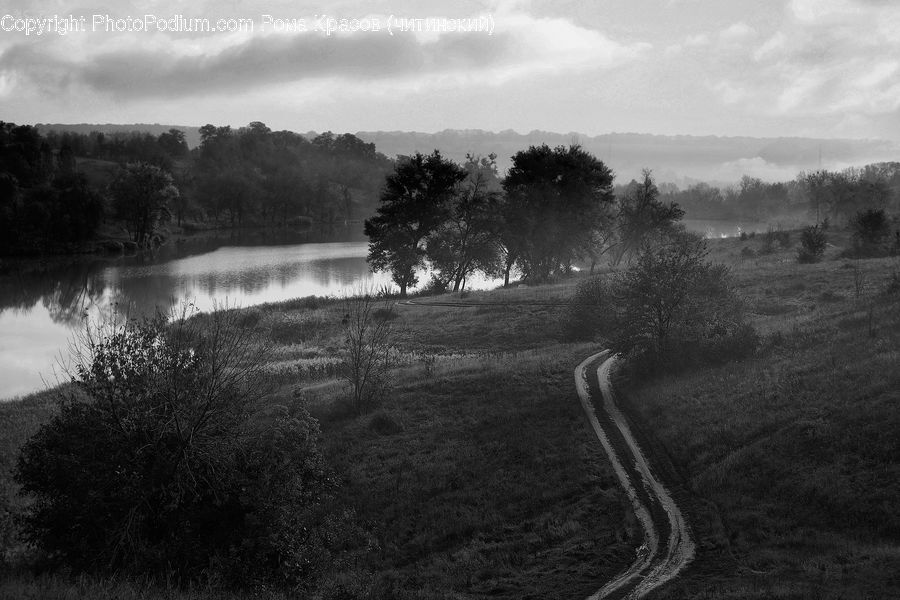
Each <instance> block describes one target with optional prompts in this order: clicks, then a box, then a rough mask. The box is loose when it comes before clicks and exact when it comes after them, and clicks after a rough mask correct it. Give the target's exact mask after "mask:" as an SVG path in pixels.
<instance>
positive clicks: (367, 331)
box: [341, 292, 395, 413]
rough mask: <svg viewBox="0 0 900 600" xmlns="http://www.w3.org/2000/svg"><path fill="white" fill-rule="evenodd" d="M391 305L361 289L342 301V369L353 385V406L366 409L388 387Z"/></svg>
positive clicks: (369, 407)
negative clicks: (344, 332)
mask: <svg viewBox="0 0 900 600" xmlns="http://www.w3.org/2000/svg"><path fill="white" fill-rule="evenodd" d="M394 316H395V315H394V310H393V306H392V305H391V304H389V303H388V302H384V301H380V300H378V299H377V298H376V297H375V296H374V295H373V294H371V293H369V292H364V293H361V294H358V295H356V296H351V297H347V298H346V300H345V302H344V318H343V324H344V326H345V328H346V333H347V337H346V338H345V340H344V351H343V361H342V365H341V367H342V371H343V377H344V379H345V380H346V381H347V382H348V383H349V384H350V386H351V387H352V389H353V406H354V408H355V409H356V411H357V412H359V413H364V412H368V411H369V410H370V409H371V408H372V407H373V406H374V405H375V404H377V403H378V401H379V400H381V399H382V398H383V397H384V395H385V394H386V393H387V391H388V390H389V389H390V381H389V379H388V371H389V370H390V368H391V348H392V346H393V329H392V325H391V321H392V320H393V318H394Z"/></svg>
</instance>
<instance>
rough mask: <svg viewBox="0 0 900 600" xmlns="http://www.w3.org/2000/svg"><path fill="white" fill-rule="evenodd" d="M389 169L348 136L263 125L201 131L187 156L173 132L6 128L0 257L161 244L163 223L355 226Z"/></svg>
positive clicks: (0, 127) (0, 141)
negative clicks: (312, 134) (304, 133)
mask: <svg viewBox="0 0 900 600" xmlns="http://www.w3.org/2000/svg"><path fill="white" fill-rule="evenodd" d="M391 165H392V161H391V160H389V159H388V158H386V157H385V156H383V155H381V154H379V153H378V152H377V151H376V150H375V147H374V145H373V144H366V143H364V142H362V141H360V140H359V139H357V138H356V137H354V136H353V135H350V134H342V135H335V134H332V133H330V132H326V133H322V134H319V135H317V136H315V137H313V138H312V139H308V138H306V137H304V136H302V135H299V134H295V133H292V132H287V131H271V130H270V129H269V128H268V127H266V126H265V125H264V124H263V123H259V122H253V123H250V124H249V125H248V126H247V127H241V128H238V129H232V128H231V127H228V126H225V127H216V126H213V125H206V126H204V127H202V128H201V143H200V145H199V146H198V147H197V148H194V149H189V148H188V145H187V143H186V141H185V138H184V133H183V132H182V131H180V130H177V129H172V130H169V131H168V132H164V133H161V134H159V135H156V136H154V135H151V134H149V133H142V132H130V133H115V134H109V135H107V134H103V133H100V132H92V133H90V134H79V133H72V132H65V133H57V132H55V131H48V132H46V133H42V132H41V131H40V130H38V129H37V128H36V127H34V126H31V125H16V124H14V123H5V122H4V123H0V240H2V241H0V254H2V255H34V254H41V253H75V252H83V251H90V250H97V249H101V250H102V249H111V250H116V249H121V248H122V247H123V243H124V245H125V246H126V247H129V246H130V247H146V246H150V245H153V244H158V243H159V242H161V241H162V239H163V238H164V237H165V230H164V226H166V225H168V226H170V227H171V226H175V227H179V228H181V229H182V230H183V231H185V232H190V231H195V230H198V229H210V228H217V227H242V226H244V227H246V226H268V227H272V226H278V227H298V226H306V225H309V224H311V223H324V224H328V223H335V222H344V221H350V220H360V219H362V218H364V217H365V216H366V215H367V214H369V213H370V212H371V211H372V210H373V209H374V204H375V202H376V200H377V195H378V191H379V189H380V186H381V184H382V181H383V179H384V175H385V173H386V172H387V170H388V169H390V167H391ZM101 241H105V242H106V243H100V242H101Z"/></svg>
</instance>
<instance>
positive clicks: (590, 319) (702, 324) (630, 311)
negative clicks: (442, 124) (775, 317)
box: [566, 233, 758, 372]
mask: <svg viewBox="0 0 900 600" xmlns="http://www.w3.org/2000/svg"><path fill="white" fill-rule="evenodd" d="M706 255H707V249H706V242H705V241H704V240H703V239H701V238H699V237H697V236H695V235H692V234H688V233H676V234H673V235H671V236H670V237H669V239H668V240H667V241H665V242H663V243H661V244H659V245H657V246H653V247H649V246H648V247H644V248H643V249H642V250H641V252H640V254H639V255H638V257H637V260H636V261H635V262H634V263H633V264H632V265H631V266H630V267H629V268H628V269H627V270H626V271H624V272H623V273H620V274H619V275H617V276H615V277H613V278H612V279H611V280H610V281H605V280H603V279H600V278H592V279H589V280H586V281H585V282H584V283H583V284H582V285H580V286H579V288H578V290H577V291H576V296H575V299H574V300H573V302H572V306H571V309H570V311H569V314H568V320H567V322H566V327H567V329H568V332H569V334H570V335H571V336H573V337H587V338H590V337H593V336H596V335H598V334H599V333H603V334H605V335H607V336H609V337H611V338H612V339H611V346H612V348H613V349H614V350H616V351H617V352H621V353H623V354H626V355H627V356H628V357H629V360H628V363H629V366H630V368H631V369H633V370H635V371H637V372H648V371H657V370H671V369H674V368H680V367H683V366H687V365H690V364H695V363H698V362H716V361H721V360H731V359H733V358H740V357H742V356H745V355H746V354H748V353H752V352H753V351H754V350H755V349H756V347H757V345H758V338H757V337H756V332H755V331H754V330H753V328H752V327H750V326H749V325H747V324H746V323H745V322H744V320H743V306H742V302H741V301H740V299H739V298H738V297H737V294H736V293H735V290H734V286H733V284H732V281H731V276H730V273H729V271H728V270H727V269H726V268H725V267H724V266H722V265H713V264H711V263H709V262H707V261H706V260H705V258H706Z"/></svg>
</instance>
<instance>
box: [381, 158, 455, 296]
mask: <svg viewBox="0 0 900 600" xmlns="http://www.w3.org/2000/svg"><path fill="white" fill-rule="evenodd" d="M466 176H467V173H466V171H465V169H463V168H462V167H460V166H459V165H457V164H456V163H454V162H453V161H451V160H447V159H445V158H444V157H442V156H441V153H440V152H438V151H437V150H435V151H434V152H433V153H431V154H429V155H427V156H426V155H423V154H421V153H419V152H417V153H416V154H414V155H413V156H411V157H408V158H403V159H401V160H400V161H399V162H398V164H397V166H396V167H395V169H394V172H393V173H390V174H389V175H388V176H387V178H386V180H385V185H384V189H383V191H382V193H381V200H380V202H381V203H380V205H379V207H378V209H377V211H376V214H375V216H374V217H372V218H371V219H368V220H367V221H366V223H365V233H366V235H367V236H368V238H369V256H368V261H369V264H370V265H372V268H373V269H374V270H376V271H389V272H390V273H391V276H392V278H393V280H394V282H395V283H396V284H397V286H399V288H400V295H401V296H405V295H406V292H407V290H408V289H409V288H410V287H412V286H414V285H415V284H416V283H417V282H418V276H417V275H416V270H417V269H418V268H420V267H421V266H422V265H423V264H424V260H425V256H426V253H425V241H426V239H427V237H428V236H429V235H431V234H432V233H433V232H434V231H435V230H436V229H437V228H438V227H439V226H440V225H441V224H442V223H443V222H444V221H445V220H446V219H447V217H448V215H449V214H450V210H451V209H452V202H453V199H454V197H455V195H456V193H457V191H458V189H457V188H458V185H459V184H460V183H461V182H462V181H463V180H464V179H465V178H466Z"/></svg>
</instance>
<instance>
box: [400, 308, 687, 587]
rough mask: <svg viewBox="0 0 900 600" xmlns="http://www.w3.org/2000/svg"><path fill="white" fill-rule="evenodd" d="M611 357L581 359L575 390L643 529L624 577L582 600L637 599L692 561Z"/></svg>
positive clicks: (682, 523) (681, 522) (681, 519)
mask: <svg viewBox="0 0 900 600" xmlns="http://www.w3.org/2000/svg"><path fill="white" fill-rule="evenodd" d="M398 304H399V305H402V306H441V307H460V308H463V307H465V308H468V307H473V308H474V307H478V306H485V305H487V306H518V305H529V306H533V305H540V306H563V305H566V306H567V305H568V304H567V303H560V302H556V303H549V302H547V303H542V302H477V303H476V302H453V301H438V302H419V301H413V300H405V301H400V302H398ZM615 361H616V356H615V355H613V354H612V353H611V352H610V351H609V350H604V351H602V352H598V353H596V354H593V355H591V356H589V357H587V358H586V359H584V360H583V361H582V362H581V363H580V364H579V365H578V366H577V367H576V368H575V386H576V388H577V390H578V396H579V399H580V400H581V405H582V408H584V412H585V414H586V415H587V418H588V421H589V422H590V424H591V427H592V428H593V430H594V433H595V434H596V436H597V439H598V440H599V441H600V443H601V444H602V445H603V449H604V450H605V451H606V454H607V456H608V457H609V460H610V462H611V463H612V465H613V468H614V470H615V472H616V476H617V477H618V479H619V483H620V484H621V485H622V487H623V488H624V490H625V493H626V494H627V495H628V498H629V500H630V501H631V505H632V508H633V510H634V512H635V515H636V516H637V518H638V520H639V521H640V523H641V526H642V528H643V529H644V543H643V545H642V546H641V547H640V548H639V549H638V552H637V557H636V559H635V561H634V562H633V563H632V564H631V566H629V567H628V569H626V570H625V571H624V572H622V573H620V574H619V575H617V576H616V577H615V578H613V579H612V580H610V581H609V582H607V583H606V584H604V585H603V587H601V588H600V589H599V590H598V591H597V592H596V593H594V594H592V595H591V596H590V597H589V598H588V600H601V599H607V598H609V599H637V598H643V597H644V596H645V595H647V594H648V593H650V592H651V591H652V590H654V589H656V588H657V587H659V586H661V585H663V584H664V583H666V582H667V581H669V580H671V579H672V578H673V577H675V576H677V575H678V573H679V572H680V571H681V570H682V569H683V568H684V567H685V566H686V565H687V564H688V563H689V562H690V561H691V559H692V558H693V557H694V542H693V541H692V539H691V535H690V530H689V528H688V525H687V522H686V521H685V519H684V516H683V515H682V513H681V510H680V509H679V508H678V505H677V504H676V503H675V500H674V499H673V498H672V495H671V494H670V493H669V491H668V490H667V489H666V487H665V486H664V485H663V484H662V482H661V481H660V480H659V479H658V478H657V477H656V476H655V475H654V473H653V471H652V469H651V466H650V463H649V462H648V460H647V458H646V457H645V456H644V453H643V452H642V451H641V449H640V447H639V446H638V444H637V442H636V441H635V439H634V436H633V435H632V433H631V429H630V427H629V426H628V423H627V421H626V419H625V417H624V415H623V414H622V412H621V411H620V410H619V407H618V405H617V404H616V401H615V396H614V395H613V393H612V386H611V384H610V381H609V374H610V371H611V369H612V367H613V366H614V364H615Z"/></svg>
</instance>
